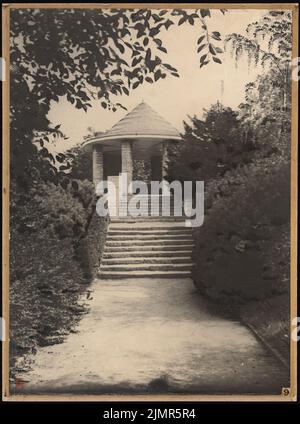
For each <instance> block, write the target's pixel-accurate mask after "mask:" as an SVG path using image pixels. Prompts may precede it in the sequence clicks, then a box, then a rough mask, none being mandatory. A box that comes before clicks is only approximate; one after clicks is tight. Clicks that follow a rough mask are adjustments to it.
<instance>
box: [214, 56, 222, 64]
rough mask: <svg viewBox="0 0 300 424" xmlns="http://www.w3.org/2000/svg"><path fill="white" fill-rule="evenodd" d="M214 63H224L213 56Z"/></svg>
mask: <svg viewBox="0 0 300 424" xmlns="http://www.w3.org/2000/svg"><path fill="white" fill-rule="evenodd" d="M213 61H214V62H216V63H222V62H221V60H220V59H219V58H218V57H216V56H213Z"/></svg>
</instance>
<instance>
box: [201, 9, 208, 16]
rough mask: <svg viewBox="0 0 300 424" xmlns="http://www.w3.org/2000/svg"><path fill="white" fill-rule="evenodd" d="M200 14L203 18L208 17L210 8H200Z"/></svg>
mask: <svg viewBox="0 0 300 424" xmlns="http://www.w3.org/2000/svg"><path fill="white" fill-rule="evenodd" d="M200 15H201V17H202V18H205V17H206V16H208V17H210V10H209V9H201V10H200Z"/></svg>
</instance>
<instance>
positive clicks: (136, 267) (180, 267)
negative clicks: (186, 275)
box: [99, 263, 193, 271]
mask: <svg viewBox="0 0 300 424" xmlns="http://www.w3.org/2000/svg"><path fill="white" fill-rule="evenodd" d="M192 266H193V264H192V263H183V264H173V263H163V264H151V263H143V264H127V265H103V264H101V265H100V269H99V271H188V270H190V269H191V268H192Z"/></svg>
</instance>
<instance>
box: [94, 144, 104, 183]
mask: <svg viewBox="0 0 300 424" xmlns="http://www.w3.org/2000/svg"><path fill="white" fill-rule="evenodd" d="M100 181H103V151H102V146H99V144H95V145H94V146H93V183H94V185H95V187H97V184H98V183H99V182H100Z"/></svg>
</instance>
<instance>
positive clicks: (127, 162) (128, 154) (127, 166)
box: [122, 141, 133, 185]
mask: <svg viewBox="0 0 300 424" xmlns="http://www.w3.org/2000/svg"><path fill="white" fill-rule="evenodd" d="M122 173H126V174H127V182H128V185H129V184H130V183H131V182H132V176H133V158H132V142H131V141H122Z"/></svg>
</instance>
